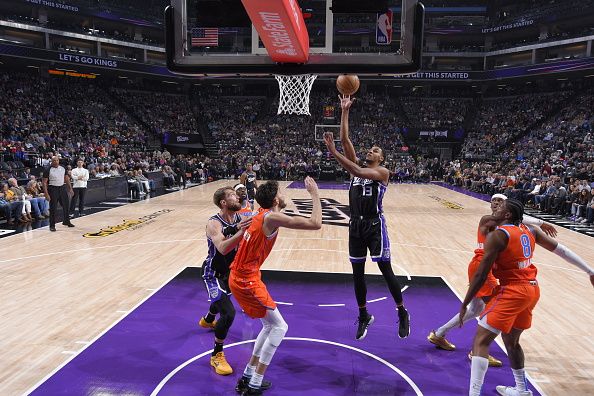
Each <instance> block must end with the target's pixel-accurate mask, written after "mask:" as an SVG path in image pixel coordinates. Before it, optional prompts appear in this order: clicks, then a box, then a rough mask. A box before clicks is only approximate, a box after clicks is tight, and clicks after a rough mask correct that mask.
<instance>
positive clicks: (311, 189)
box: [305, 176, 318, 195]
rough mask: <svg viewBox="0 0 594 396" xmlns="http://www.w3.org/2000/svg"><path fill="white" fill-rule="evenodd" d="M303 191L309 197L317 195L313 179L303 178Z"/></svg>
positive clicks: (316, 185) (316, 186) (316, 187)
mask: <svg viewBox="0 0 594 396" xmlns="http://www.w3.org/2000/svg"><path fill="white" fill-rule="evenodd" d="M305 189H306V190H307V192H308V193H310V194H311V195H315V194H317V193H318V184H317V183H316V181H315V180H314V179H312V178H311V177H309V176H307V177H306V178H305Z"/></svg>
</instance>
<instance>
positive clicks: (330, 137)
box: [324, 132, 336, 153]
mask: <svg viewBox="0 0 594 396" xmlns="http://www.w3.org/2000/svg"><path fill="white" fill-rule="evenodd" d="M324 143H326V147H328V150H330V152H331V153H334V152H335V151H336V146H335V145H334V134H333V133H332V132H326V133H324Z"/></svg>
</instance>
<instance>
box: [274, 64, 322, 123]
mask: <svg viewBox="0 0 594 396" xmlns="http://www.w3.org/2000/svg"><path fill="white" fill-rule="evenodd" d="M274 77H275V78H276V81H278V89H279V91H280V98H279V101H278V111H277V113H276V114H281V113H285V114H299V115H311V114H310V113H309V94H310V92H311V87H312V86H313V83H314V81H315V80H316V78H317V77H318V76H317V75H316V74H298V75H294V76H284V75H276V74H275V76H274Z"/></svg>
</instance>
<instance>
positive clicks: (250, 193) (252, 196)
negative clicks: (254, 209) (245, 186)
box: [247, 189, 256, 204]
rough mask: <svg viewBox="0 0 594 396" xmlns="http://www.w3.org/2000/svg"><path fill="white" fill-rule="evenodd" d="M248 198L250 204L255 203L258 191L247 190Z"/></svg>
mask: <svg viewBox="0 0 594 396" xmlns="http://www.w3.org/2000/svg"><path fill="white" fill-rule="evenodd" d="M247 198H248V201H250V203H252V204H253V203H254V199H255V198H256V190H253V189H252V190H247Z"/></svg>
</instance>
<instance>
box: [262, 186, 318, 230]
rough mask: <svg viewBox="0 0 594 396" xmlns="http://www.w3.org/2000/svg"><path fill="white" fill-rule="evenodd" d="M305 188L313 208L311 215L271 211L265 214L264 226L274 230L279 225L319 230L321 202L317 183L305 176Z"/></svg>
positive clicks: (297, 228) (295, 228) (296, 228)
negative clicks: (292, 214) (292, 215)
mask: <svg viewBox="0 0 594 396" xmlns="http://www.w3.org/2000/svg"><path fill="white" fill-rule="evenodd" d="M305 188H306V189H307V191H308V192H309V194H310V195H311V200H312V203H313V210H312V211H311V216H309V218H307V217H300V216H296V217H291V216H287V215H286V214H284V213H281V212H273V213H270V214H269V215H268V216H266V220H264V226H265V227H266V229H268V230H275V229H277V228H279V227H285V228H292V229H294V230H319V229H320V228H322V204H321V202H320V196H319V193H318V185H317V184H316V182H315V181H314V179H312V178H311V177H309V176H308V177H306V178H305Z"/></svg>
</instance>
